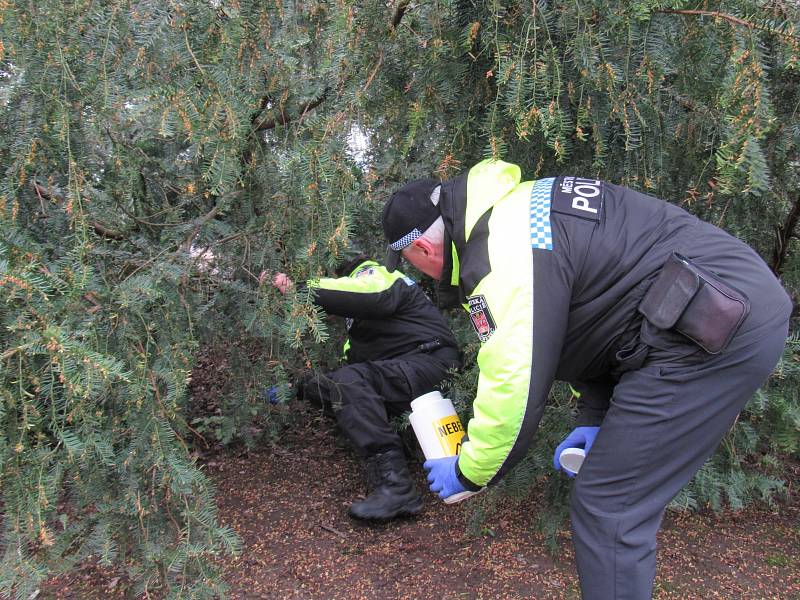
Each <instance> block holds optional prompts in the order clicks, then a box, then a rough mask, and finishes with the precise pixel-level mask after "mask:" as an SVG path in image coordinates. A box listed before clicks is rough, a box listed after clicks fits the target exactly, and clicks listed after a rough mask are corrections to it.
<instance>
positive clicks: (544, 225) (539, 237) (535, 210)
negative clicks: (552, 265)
mask: <svg viewBox="0 0 800 600" xmlns="http://www.w3.org/2000/svg"><path fill="white" fill-rule="evenodd" d="M553 181H555V177H549V178H547V179H539V180H537V181H536V183H534V184H533V188H532V189H531V247H533V248H539V249H540V250H552V249H553V232H552V230H551V229H550V194H551V190H552V189H553Z"/></svg>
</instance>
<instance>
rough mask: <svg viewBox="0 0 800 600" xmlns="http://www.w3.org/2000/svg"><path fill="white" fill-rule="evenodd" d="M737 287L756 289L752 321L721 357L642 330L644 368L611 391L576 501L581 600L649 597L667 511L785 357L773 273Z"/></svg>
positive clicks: (780, 295) (785, 310)
mask: <svg viewBox="0 0 800 600" xmlns="http://www.w3.org/2000/svg"><path fill="white" fill-rule="evenodd" d="M765 271H766V268H765V267H764V268H763V270H762V272H765ZM730 277H731V278H734V274H733V272H731V275H730ZM737 283H738V285H739V286H740V289H742V288H744V287H745V286H748V287H749V288H750V289H747V290H746V293H747V295H748V296H749V297H750V299H751V302H752V307H751V312H750V316H749V317H748V318H747V319H746V320H745V322H744V324H743V326H742V327H741V330H740V331H739V333H738V334H737V335H736V337H735V338H734V339H733V341H732V342H731V344H730V346H729V348H728V349H726V350H724V351H723V352H722V353H720V354H717V355H710V354H707V353H705V352H704V351H702V350H700V349H699V348H698V347H697V346H695V345H694V344H693V343H692V342H691V341H689V340H688V339H686V338H683V337H682V336H681V335H680V334H677V333H675V332H671V331H662V330H658V329H655V328H654V327H653V326H652V325H650V324H649V323H648V322H647V321H644V322H643V324H642V329H641V332H640V338H639V340H638V341H637V342H636V343H637V344H638V345H639V348H638V349H636V351H635V352H634V353H633V354H636V353H640V356H639V358H640V359H641V365H639V366H637V368H634V369H632V370H630V371H628V372H625V373H624V374H622V376H621V378H620V380H619V383H618V384H617V385H616V387H615V388H614V392H613V396H612V399H611V405H610V408H609V410H608V413H607V414H606V416H605V419H604V421H603V423H602V426H601V427H600V431H599V433H598V436H597V439H596V441H595V443H594V445H593V446H592V449H591V451H590V452H589V454H588V455H587V457H586V460H585V462H584V463H583V466H582V467H581V470H580V473H579V474H578V476H577V478H576V481H575V487H574V489H573V493H572V499H571V507H570V508H571V516H572V529H573V543H574V545H575V556H576V560H577V563H578V572H579V575H580V581H581V590H582V594H583V598H584V599H598V600H600V599H602V600H609V599H614V598H616V599H623V598H624V599H633V600H645V599H648V598H651V597H652V590H653V579H654V577H655V572H656V533H657V531H658V528H659V526H660V524H661V519H662V516H663V514H664V509H665V508H666V506H667V504H668V503H669V502H670V501H671V500H672V498H673V497H674V496H675V495H676V494H677V493H678V492H679V491H680V489H681V487H683V486H684V485H685V484H687V483H688V482H689V481H690V479H691V478H692V476H693V475H694V474H695V473H696V472H697V471H698V469H700V467H702V465H703V463H704V462H705V461H706V460H707V459H708V458H709V456H710V455H711V454H712V453H713V452H714V450H715V448H716V447H717V445H718V444H719V442H720V440H721V439H722V437H723V436H724V435H725V433H726V432H727V431H728V430H729V429H730V428H731V426H732V425H733V423H734V420H735V419H736V417H737V415H738V414H739V412H740V411H741V410H742V408H744V406H745V404H746V403H747V401H748V400H749V399H750V398H751V397H752V396H753V394H754V393H755V391H756V390H757V389H758V387H759V386H760V385H761V384H762V383H763V382H764V380H765V379H766V378H767V377H768V376H769V374H770V372H771V371H772V369H773V368H774V366H775V364H776V363H777V361H778V360H779V358H780V356H781V352H782V350H783V348H784V344H785V342H786V337H787V332H788V319H789V312H790V306H788V299H786V296H785V293H784V292H783V291H782V290H780V288H779V287H778V285H777V282H776V281H775V279H774V278H773V277H771V275H770V274H767V273H764V274H763V275H761V274H760V273H758V272H755V274H754V275H753V276H752V277H750V278H749V281H747V282H746V281H744V280H743V281H741V282H737Z"/></svg>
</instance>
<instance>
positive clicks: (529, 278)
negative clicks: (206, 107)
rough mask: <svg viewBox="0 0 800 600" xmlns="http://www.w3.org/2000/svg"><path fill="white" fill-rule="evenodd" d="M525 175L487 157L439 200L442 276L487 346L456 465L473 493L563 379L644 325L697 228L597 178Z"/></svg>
mask: <svg viewBox="0 0 800 600" xmlns="http://www.w3.org/2000/svg"><path fill="white" fill-rule="evenodd" d="M520 179H521V174H520V169H519V168H518V167H517V166H516V165H512V164H509V163H504V162H501V161H483V162H481V163H479V164H478V165H476V166H475V167H473V168H472V169H470V171H469V172H468V173H467V174H466V175H462V176H460V177H457V178H455V179H453V180H451V181H448V182H446V183H444V184H443V185H442V192H441V196H440V198H441V200H440V210H441V212H442V217H443V219H444V222H445V229H446V231H447V234H448V235H449V237H450V239H449V240H447V245H448V246H451V245H452V257H451V259H450V260H449V261H448V262H447V263H446V265H445V271H444V277H443V281H444V283H445V284H447V283H450V284H453V285H457V287H458V296H459V299H460V302H461V303H462V305H463V306H464V308H465V309H466V310H467V311H468V312H469V313H470V318H471V320H472V323H473V326H474V327H475V330H476V332H477V333H478V336H479V338H480V339H481V342H482V345H481V349H480V351H479V353H478V365H479V367H480V376H479V381H478V389H477V394H476V397H475V400H474V403H473V408H474V416H473V418H472V419H471V420H470V422H469V424H468V427H467V441H465V442H464V444H463V446H462V451H461V455H460V458H459V461H458V471H459V476H460V478H461V479H462V482H463V483H464V484H465V485H468V486H469V485H472V487H473V488H474V487H479V486H484V485H488V484H491V483H493V482H495V481H497V480H498V479H500V478H501V477H502V476H503V475H504V474H505V473H506V472H507V471H508V470H509V469H510V468H511V467H512V466H513V465H514V464H515V463H516V462H518V461H519V460H520V459H521V458H522V457H523V456H524V455H525V453H526V452H527V449H528V446H529V444H530V441H531V439H532V437H533V434H534V432H535V430H536V428H537V426H538V423H539V420H540V419H541V416H542V413H543V411H544V405H545V401H546V399H547V395H548V393H549V390H550V387H551V385H552V382H553V380H554V379H555V378H558V379H562V380H565V381H587V382H591V381H594V380H595V379H598V378H602V377H603V376H605V375H607V373H608V370H609V366H610V362H609V361H610V358H609V356H611V355H613V353H614V350H615V348H616V345H617V344H618V343H619V340H620V339H621V338H623V337H624V335H625V334H627V332H629V331H630V330H631V328H632V327H634V326H635V325H636V323H637V322H638V323H640V322H641V318H640V317H639V318H638V321H637V313H636V306H637V305H638V302H639V300H640V299H641V296H642V295H643V293H644V291H645V290H646V288H647V285H649V283H650V281H651V280H652V278H653V277H654V275H655V274H656V273H657V272H658V269H659V268H660V267H661V265H662V264H663V263H664V261H665V259H666V257H667V256H668V255H669V253H670V252H671V251H672V250H674V249H675V248H678V247H681V245H682V244H683V243H684V242H685V240H686V239H687V236H688V234H689V232H691V230H692V228H693V227H694V226H695V225H696V224H697V223H699V221H698V219H696V218H695V217H694V216H692V215H690V214H689V213H687V212H686V211H684V210H682V209H680V208H678V207H676V206H674V205H671V204H669V203H666V202H663V201H661V200H658V199H656V198H652V197H649V196H646V195H644V194H641V193H638V192H635V191H633V190H629V189H627V188H623V187H620V186H615V185H612V184H609V183H605V182H601V181H596V180H592V179H581V178H574V177H558V178H548V179H541V180H538V181H526V182H522V181H520ZM719 233H720V235H722V236H725V237H727V238H730V236H727V234H724V233H723V232H721V231H720V232H719ZM445 291H446V290H445ZM443 296H448V294H443ZM596 389H598V390H611V389H612V387H611V386H608V385H605V386H597V387H596ZM607 393H610V392H607ZM588 396H590V394H587V397H588ZM599 400H600V401H601V402H602V400H603V399H599Z"/></svg>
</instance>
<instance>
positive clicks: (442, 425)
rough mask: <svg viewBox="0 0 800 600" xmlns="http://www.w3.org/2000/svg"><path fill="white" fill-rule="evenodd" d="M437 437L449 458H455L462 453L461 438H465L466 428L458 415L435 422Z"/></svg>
mask: <svg viewBox="0 0 800 600" xmlns="http://www.w3.org/2000/svg"><path fill="white" fill-rule="evenodd" d="M435 427H436V437H438V438H439V443H440V444H441V445H442V450H444V451H445V453H446V454H447V456H455V455H456V454H458V453H459V452H460V451H461V438H463V437H464V428H463V427H462V426H461V420H460V419H459V418H458V415H448V416H446V417H444V418H442V419H439V421H436V422H435Z"/></svg>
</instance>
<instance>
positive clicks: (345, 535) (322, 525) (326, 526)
mask: <svg viewBox="0 0 800 600" xmlns="http://www.w3.org/2000/svg"><path fill="white" fill-rule="evenodd" d="M319 526H320V527H321V528H322V529H324V530H325V531H330V532H331V533H333V534H336V535H338V536H339V537H340V538H346V537H347V534H346V533H342V532H341V531H339V530H338V529H335V528H333V527H331V526H330V525H326V524H325V523H320V524H319Z"/></svg>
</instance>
